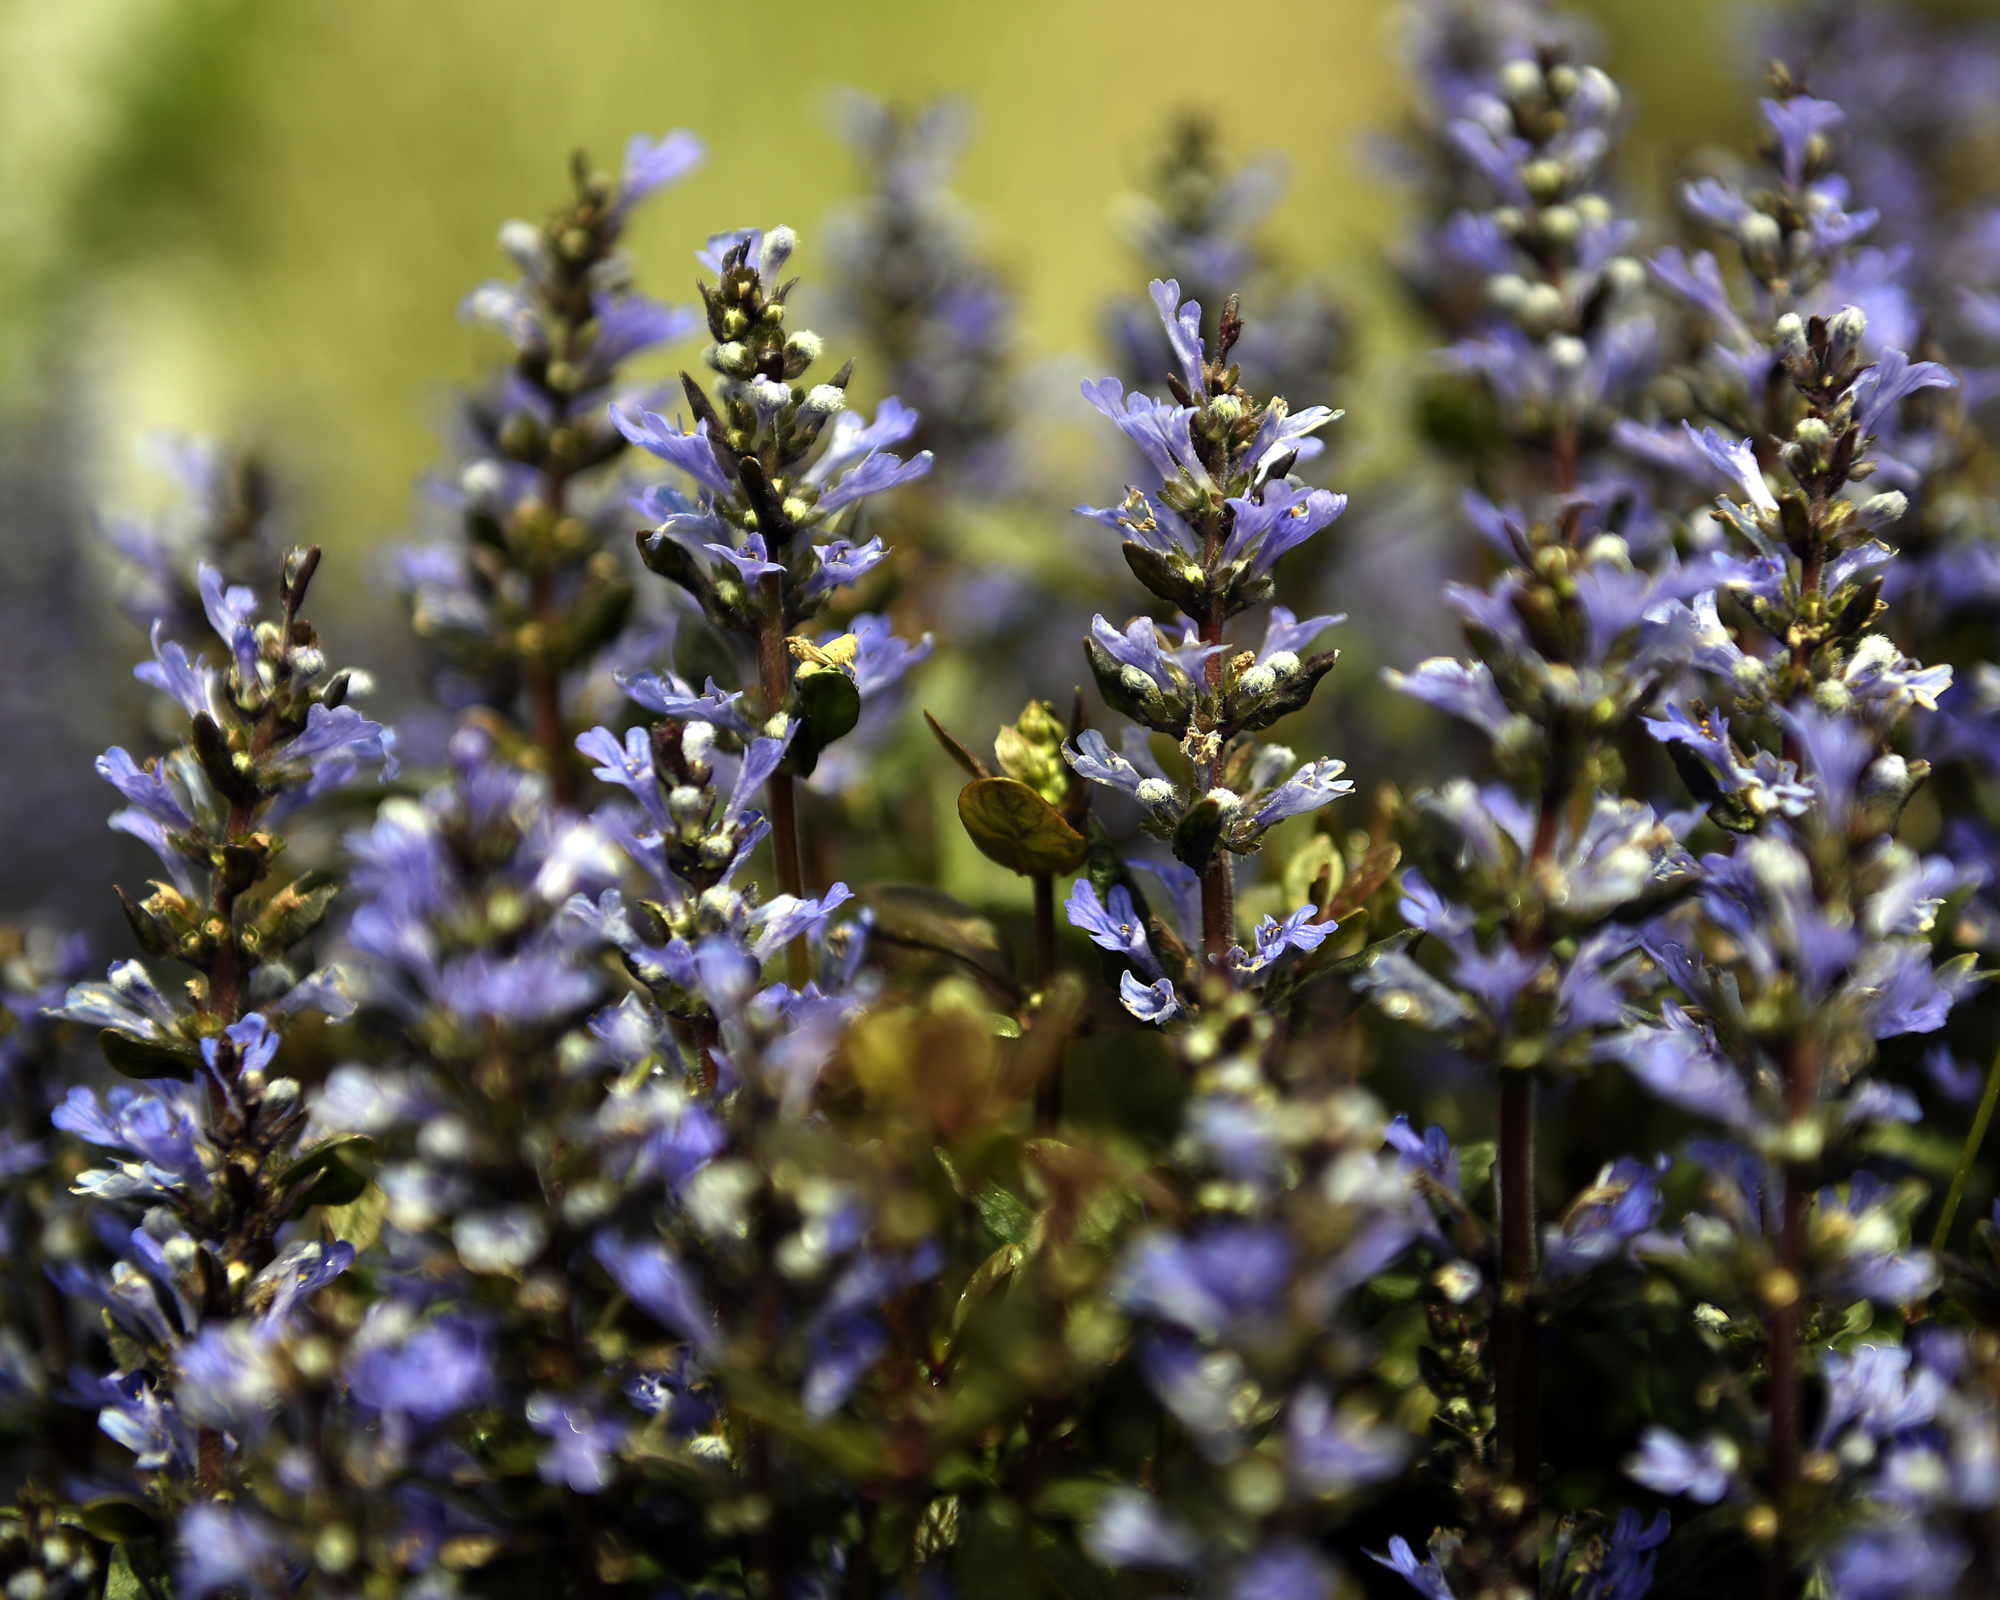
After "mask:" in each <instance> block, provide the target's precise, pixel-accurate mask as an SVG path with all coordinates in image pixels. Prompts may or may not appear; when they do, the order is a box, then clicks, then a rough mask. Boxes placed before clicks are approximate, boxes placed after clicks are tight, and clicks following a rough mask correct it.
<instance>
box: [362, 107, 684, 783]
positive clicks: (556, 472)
mask: <svg viewBox="0 0 2000 1600" xmlns="http://www.w3.org/2000/svg"><path fill="white" fill-rule="evenodd" d="M702 153H703V152H702V144H701V141H700V140H699V139H697V138H695V136H694V135H693V134H691V133H687V132H685V131H682V132H675V133H670V134H667V135H666V136H665V137H664V138H661V139H658V140H654V139H650V138H648V137H646V136H645V135H643V134H641V135H638V136H637V137H635V138H634V139H633V140H632V142H631V143H630V145H629V146H628V147H627V148H626V151H625V162H624V166H623V168H622V169H621V171H620V172H619V175H618V176H617V178H615V179H613V178H611V177H608V176H606V175H605V174H602V173H596V172H592V171H591V170H590V168H589V166H588V165H587V164H586V163H585V162H584V161H583V159H582V158H581V157H579V158H578V160H577V162H576V168H575V194H574V195H573V196H572V198H571V199H570V201H569V202H568V203H567V204H566V205H564V206H563V207H561V208H560V209H558V210H557V211H555V212H553V213H551V214H550V216H549V218H548V219H547V221H545V222H543V223H541V224H539V225H538V224H535V223H530V222H522V221H513V222H509V223H507V224H506V225H505V226H504V227H502V228H501V230H500V247H501V249H502V250H504V251H505V252H506V254H507V256H508V257H509V259H510V260H511V261H512V262H513V264H514V266H515V267H516V268H517V269H518V271H519V273H520V276H519V277H518V278H516V279H514V280H513V281H511V282H509V281H504V280H496V281H494V282H491V283H485V284H482V285H480V286H479V287H478V288H477V289H475V290H473V292H472V293H471V294H470V295H469V296H467V297H466V301H465V304H464V306H463V308H462V314H463V316H464V318H465V319H466V320H467V321H468V322H472V323H476V324H478V325H479V326H481V327H485V328H489V329H491V330H493V331H494V332H496V333H499V334H500V335H501V336H502V337H504V338H505V339H506V340H507V341H508V342H509V343H510V344H511V345H512V346H513V347H514V359H513V362H512V363H511V365H509V366H508V367H507V369H506V370H505V371H504V372H503V373H501V374H500V375H499V376H498V377H497V378H496V379H495V380H494V381H493V382H492V383H491V384H490V385H488V386H487V388H485V389H484V390H482V391H481V392H479V393H478V394H476V395H473V396H469V397H468V398H467V399H466V401H465V403H464V404H463V405H462V407H461V408H460V414H459V432H460V434H461V435H462V439H461V441H460V443H461V453H460V459H459V462H458V464H457V466H456V467H455V469H454V471H453V474H452V475H451V476H450V477H449V478H446V479H442V480H440V481H439V482H438V483H437V484H436V485H435V498H436V499H437V500H438V501H439V502H440V503H441V504H442V505H443V506H444V507H445V508H446V509H447V510H448V511H449V512H451V513H452V514H453V516H454V518H455V522H456V526H455V527H454V529H453V530H452V533H451V536H450V537H448V538H444V539H440V540H437V541H434V542H431V543H427V544H421V545H414V546H411V547H409V548H407V549H405V550H403V551H401V552H400V553H399V579H400V583H401V587H402V589H403V591H404V593H405V596H406V598H407V600H408V602H409V606H410V613H411V621H412V623H413V625H414V626H415V628H416V630H417V632H418V633H419V634H420V635H421V636H422V637H423V638H424V639H425V640H427V641H428V642H429V643H430V644H431V645H432V646H433V648H434V650H435V651H436V652H437V655H438V657H439V660H438V668H439V673H440V676H439V678H438V680H437V687H438V690H439V693H440V697H441V698H442V699H444V700H445V701H446V702H447V704H449V705H450V706H452V707H453V708H455V709H458V708H465V707H472V706H483V707H486V708H488V709H489V710H491V711H493V712H496V713H498V714H499V716H500V718H501V720H500V721H499V722H497V723H494V724H492V726H493V727H494V729H495V731H496V733H499V734H501V735H502V736H504V737H506V738H508V739H510V740H512V741H514V742H516V743H519V742H521V741H526V742H527V743H528V744H531V745H533V746H534V747H535V748H537V749H538V750H539V752H540V760H541V762H542V764H543V766H544V768H545V769H546V770H547V771H548V773H549V775H550V776H551V778H552V779H553V780H554V782H555V784H556V790H557V793H558V794H559V795H561V796H563V797H565V798H570V797H573V795H574V793H575V790H576V785H577V779H578V776H579V774H578V773H577V772H576V763H575V755H574V752H573V751H572V750H571V749H570V741H571V739H572V738H573V737H574V735H575V727H574V725H573V722H572V719H573V718H574V717H576V716H577V715H578V714H579V712H580V711H582V708H580V707H579V706H578V704H577V702H578V699H579V697H580V696H582V695H583V694H584V693H585V691H586V688H587V687H588V684H587V680H588V678H589V675H590V674H589V669H590V668H591V667H592V665H593V664H595V663H597V661H598V659H599V657H600V656H601V655H602V654H603V652H604V651H605V649H606V647H607V646H608V645H610V644H611V643H612V641H613V640H615V639H617V638H618V636H619V634H620V632H621V630H623V629H624V628H625V627H626V625H627V620H628V618H630V617H631V615H632V613H633V603H634V590H633V584H632V581H631V577H630V574H629V572H628V569H627V562H626V560H625V559H621V554H620V551H619V547H618V541H620V540H622V538H623V537H624V536H625V532H626V518H625V504H624V502H625V498H626V493H627V489H626V486H625V484H624V482H623V480H622V479H621V478H620V476H619V474H618V472H617V471H616V470H615V469H616V468H617V466H618V463H619V459H620V457H621V456H622V455H623V454H624V452H625V439H624V436H623V435H622V434H621V433H620V431H619V430H618V429H617V428H616V427H614V426H612V419H611V417H610V416H609V415H608V414H607V411H606V407H607V404H609V403H611V402H613V401H624V402H628V403H643V402H644V400H645V397H646V395H647V393H649V392H650V391H645V390H636V391H635V390H633V389H632V388H631V387H630V386H629V385H627V384H625V383H624V382H623V381H622V380H621V377H620V368H621V367H622V366H623V365H624V364H625V363H626V362H627V361H629V360H631V359H632V358H633V357H634V356H637V355H639V354H641V353H642V352H644V351H646V350H649V349H652V348H654V347H655V346H658V345H662V344H671V343H673V342H675V341H677V340H680V339H684V338H686V337H687V336H688V335H689V334H691V333H693V332H694V331H695V329H696V327H698V326H699V318H698V317H697V316H696V314H695V313H694V311H693V310H692V308H690V307H686V306H669V305H663V304H661V303H660V302H658V301H655V300H652V299H649V298H648V297H647V296H645V295H644V294H642V293H640V292H639V291H638V290H637V289H636V288H634V287H633V283H632V270H631V264H630V262H629V261H628V260H627V259H626V257H625V255H624V254H623V252H622V250H621V249H620V246H621V244H622V241H623V239H624V234H625V230H626V227H627V226H628V224H629V223H630V221H631V217H632V213H633V211H634V209H635V208H636V207H637V206H638V205H639V204H640V203H641V202H643V201H644V200H646V199H647V198H648V197H649V196H651V195H652V194H654V193H656V192H657V191H659V190H661V189H663V188H665V187H667V186H669V185H671V184H674V183H677V182H679V181H680V180H681V179H682V178H683V177H685V176H686V175H687V174H688V173H689V172H690V171H692V170H693V169H694V167H695V166H696V165H698V164H699V162H700V161H701V158H702ZM652 631H655V632H657V628H655V629H654V630H652ZM596 698H597V699H599V700H601V699H602V698H603V696H601V695H600V696H597V697H596ZM613 698H615V696H614V697H613ZM582 714H584V715H587V714H588V712H587V711H582Z"/></svg>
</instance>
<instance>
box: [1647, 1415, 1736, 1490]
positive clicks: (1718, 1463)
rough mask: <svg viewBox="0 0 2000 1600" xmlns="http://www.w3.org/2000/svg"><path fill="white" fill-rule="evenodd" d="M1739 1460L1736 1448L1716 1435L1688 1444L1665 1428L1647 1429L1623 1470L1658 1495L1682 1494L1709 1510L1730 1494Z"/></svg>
mask: <svg viewBox="0 0 2000 1600" xmlns="http://www.w3.org/2000/svg"><path fill="white" fill-rule="evenodd" d="M1739 1460H1740V1456H1739V1454H1738V1452H1737V1449H1736V1446H1735V1445H1733V1444H1731V1443H1730V1442H1729V1441H1728V1440H1727V1439H1724V1438H1723V1437H1722V1436H1721V1435H1719V1434H1711V1435H1709V1437H1708V1438H1706V1439H1704V1440H1703V1441H1702V1442H1701V1443H1700V1444H1689V1443H1688V1442H1687V1441H1686V1440H1685V1439H1683V1438H1681V1437H1680V1436H1679V1435H1678V1434H1676V1433H1673V1432H1670V1431H1669V1430H1668V1429H1666V1428H1648V1429H1647V1430H1646V1431H1645V1432H1644V1433H1642V1434H1641V1435H1640V1436H1639V1449H1638V1451H1637V1453H1636V1454H1634V1455H1631V1456H1628V1457H1627V1458H1626V1461H1625V1470H1626V1472H1627V1473H1629V1474H1630V1475H1631V1476H1632V1478H1633V1479H1634V1480H1635V1481H1637V1482H1639V1483H1643V1484H1644V1485H1645V1486H1646V1487H1647V1488H1648V1489H1651V1490H1653V1491H1654V1492H1655V1493H1657V1494H1684V1495H1686V1496H1687V1497H1688V1498H1689V1499H1690V1500H1694V1501H1696V1502H1698V1503H1700V1504H1701V1505H1705V1506H1712V1505H1714V1504H1715V1503H1716V1501H1718V1500H1720V1499H1721V1498H1722V1497H1723V1496H1724V1495H1725V1494H1727V1493H1728V1492H1729V1485H1730V1482H1731V1479H1732V1478H1733V1476H1734V1475H1735V1472H1736V1468H1737V1465H1738V1462H1739Z"/></svg>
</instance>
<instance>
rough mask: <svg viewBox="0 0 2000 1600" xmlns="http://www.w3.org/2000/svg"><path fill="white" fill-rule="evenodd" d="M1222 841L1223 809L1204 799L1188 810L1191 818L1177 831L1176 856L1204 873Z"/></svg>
mask: <svg viewBox="0 0 2000 1600" xmlns="http://www.w3.org/2000/svg"><path fill="white" fill-rule="evenodd" d="M1221 839H1222V807H1221V806H1220V805H1218V804H1216V802H1215V801H1214V800H1212V799H1210V798H1209V797H1208V796H1207V795H1203V796H1202V797H1201V798H1200V799H1199V800H1197V801H1195V803H1194V804H1193V805H1191V806H1189V807H1188V808H1187V815H1186V816H1184V817H1182V818H1181V822H1180V826H1179V827H1177V828H1176V829H1174V854H1175V855H1177V856H1179V857H1180V858H1181V860H1182V861H1184V862H1185V863H1187V865H1188V866H1189V868H1191V869H1192V870H1193V871H1194V872H1195V873H1196V874H1200V873H1204V872H1206V871H1208V864H1209V862H1211V861H1212V860H1214V858H1215V847H1216V845H1217V844H1218V843H1219V842H1220V841H1221Z"/></svg>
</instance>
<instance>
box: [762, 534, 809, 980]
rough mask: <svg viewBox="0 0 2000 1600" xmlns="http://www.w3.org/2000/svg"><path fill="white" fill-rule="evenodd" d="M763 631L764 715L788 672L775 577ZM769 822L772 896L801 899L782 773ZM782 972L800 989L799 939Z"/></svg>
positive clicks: (785, 685)
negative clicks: (773, 868)
mask: <svg viewBox="0 0 2000 1600" xmlns="http://www.w3.org/2000/svg"><path fill="white" fill-rule="evenodd" d="M763 588H764V625H763V629H762V631H761V632H760V633H759V634H758V636H757V667H758V672H759V675H760V679H761V685H762V688H763V693H764V715H765V716H766V717H773V716H776V715H777V714H778V712H779V711H780V710H781V709H783V707H784V704H785V700H786V698H787V697H788V696H789V695H790V693H791V688H792V669H791V664H790V662H789V660H788V659H787V657H786V654H785V603H784V591H783V589H781V588H780V587H779V581H778V575H777V574H776V573H775V572H767V573H765V574H764V580H763ZM766 794H767V796H768V801H769V803H768V807H767V809H768V810H769V812H770V821H771V854H772V856H773V858H774V860H775V863H776V866H777V871H778V892H779V893H781V894H789V895H801V896H802V895H804V893H805V892H806V891H805V872H804V870H803V869H802V868H801V866H800V864H799V820H798V811H797V807H796V805H795V803H794V798H793V793H792V775H791V774H790V773H789V772H787V771H785V770H784V769H783V768H782V767H781V768H779V770H778V771H776V772H774V773H772V774H771V781H770V784H769V785H768V787H767V789H766ZM785 968H786V972H787V975H788V976H789V977H790V979H791V983H792V987H793V988H795V989H798V988H803V987H804V986H805V982H806V976H807V972H808V970H809V958H808V952H807V950H806V941H805V937H804V935H801V936H800V937H798V938H796V939H794V940H793V941H792V942H791V943H790V944H789V945H787V946H786V947H785Z"/></svg>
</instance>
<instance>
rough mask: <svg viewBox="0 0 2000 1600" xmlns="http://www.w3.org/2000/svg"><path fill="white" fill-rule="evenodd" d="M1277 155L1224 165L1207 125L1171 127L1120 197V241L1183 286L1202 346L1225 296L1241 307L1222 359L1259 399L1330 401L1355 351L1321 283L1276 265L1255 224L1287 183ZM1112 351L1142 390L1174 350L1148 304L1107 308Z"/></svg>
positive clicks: (1192, 122)
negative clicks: (1135, 189) (1136, 189)
mask: <svg viewBox="0 0 2000 1600" xmlns="http://www.w3.org/2000/svg"><path fill="white" fill-rule="evenodd" d="M1285 168H1286V163H1285V161H1284V159H1283V158H1282V157H1281V156H1278V155H1275V154H1267V155H1263V156H1258V157H1255V158H1253V159H1251V160H1249V161H1246V162H1244V163H1243V164H1242V165H1240V166H1236V167H1231V166H1230V165H1229V164H1228V162H1227V161H1226V160H1225V158H1224V156H1223V152H1222V149H1221V141H1220V139H1219V138H1218V137H1217V134H1216V131H1215V129H1214V128H1213V127H1212V126H1211V125H1210V124H1209V123H1208V122H1206V121H1205V120H1203V119H1202V118H1200V117H1198V116H1189V117H1185V118H1183V119H1181V120H1180V121H1178V122H1177V123H1176V124H1175V125H1174V126H1173V127H1172V128H1171V129H1170V130H1169V132H1168V135H1167V138H1166V141H1165V143H1164V146H1163V148H1162V149H1161V151H1160V152H1159V155H1158V157H1157V159H1156V160H1155V163H1154V166H1153V172H1152V181H1151V183H1150V184H1149V185H1148V186H1147V188H1146V191H1145V192H1144V193H1141V194H1128V195H1125V196H1122V197H1121V198H1120V200H1119V202H1118V206H1117V210H1116V211H1115V212H1114V216H1115V217H1116V219H1117V222H1118V224H1119V231H1120V232H1121V233H1122V234H1123V235H1124V242H1125V243H1126V245H1127V246H1128V247H1129V248H1130V250H1131V251H1132V253H1133V255H1134V256H1136V257H1137V258H1138V260H1139V261H1140V263H1141V264H1142V265H1143V266H1144V267H1145V269H1146V272H1147V275H1148V276H1149V277H1153V278H1162V279H1169V278H1170V279H1172V280H1174V281H1175V282H1177V283H1179V284H1181V285H1182V294H1183V295H1184V296H1185V299H1186V301H1187V302H1191V303H1194V304H1197V305H1200V306H1202V307H1204V308H1206V309H1205V310H1204V313H1203V320H1202V324H1201V328H1200V333H1201V336H1202V338H1204V339H1206V340H1208V341H1209V342H1210V344H1213V343H1214V342H1215V340H1216V338H1217V336H1218V335H1219V333H1220V331H1221V322H1220V319H1221V316H1222V311H1223V307H1224V305H1225V303H1226V302H1227V300H1228V297H1229V295H1230V294H1231V292H1235V293H1236V294H1237V297H1238V301H1239V304H1240V305H1241V306H1242V307H1243V308H1244V309H1245V312H1246V315H1245V317H1244V324H1243V327H1242V328H1241V329H1240V330H1239V332H1238V334H1237V337H1236V342H1235V344H1234V346H1233V347H1232V348H1231V350H1230V352H1229V354H1230V357H1231V359H1232V360H1233V361H1234V362H1235V363H1236V365H1237V366H1238V367H1239V368H1240V369H1241V371H1242V381H1243V386H1244V387H1245V388H1246V389H1248V390H1250V391H1251V392H1252V393H1255V394H1281V395H1285V396H1287V397H1288V398H1289V399H1290V401H1291V403H1292V404H1294V405H1297V406H1301V407H1303V406H1306V405H1308V404H1317V403H1320V402H1325V401H1331V400H1332V399H1333V398H1334V390H1335V388H1336V387H1337V384H1338V379H1339V377H1340V374H1341V372H1342V370H1343V369H1344V368H1345V367H1346V366H1347V364H1348V360H1349V357H1350V354H1351V351H1350V345H1351V334H1350V332H1349V328H1348V319H1347V314H1346V312H1345V311H1344V310H1343V309H1342V307H1341V305H1340V303H1339V302H1338V301H1337V300H1336V299H1335V298H1334V296H1333V294H1332V293H1331V292H1330V291H1329V290H1328V289H1327V287H1326V286H1325V285H1324V284H1322V283H1320V282H1317V281H1315V280H1312V279H1301V278H1294V277H1292V276H1291V275H1290V274H1288V273H1286V272H1284V271H1283V270H1282V269H1281V268H1280V266H1279V265H1278V263H1277V262H1275V261H1274V260H1273V259H1272V255H1271V252H1270V250H1269V249H1268V248H1267V247H1266V245H1265V243H1264V241H1263V240H1262V239H1260V238H1259V232H1260V229H1261V225H1262V224H1263V223H1264V221H1265V219H1266V218H1267V217H1268V216H1269V214H1270V212H1271V210H1272V208H1273V207H1275V206H1276V205H1277V204H1278V202H1279V200H1280V199H1282V198H1283V196H1284V192H1285V186H1286V183H1287V181H1288V177H1287V173H1286V170H1285ZM1106 320H1107V323H1108V327H1109V333H1110V342H1111V345H1112V348H1113V349H1114V350H1115V351H1116V353H1117V354H1118V356H1119V358H1120V362H1121V366H1122V370H1123V373H1124V376H1125V378H1126V381H1127V382H1130V383H1134V384H1141V383H1149V382H1151V381H1152V379H1153V376H1154V374H1156V373H1158V372H1159V371H1160V370H1161V368H1162V367H1163V366H1166V367H1170V366H1171V365H1172V362H1173V351H1172V349H1171V347H1170V346H1169V344H1168V342H1167V341H1166V340H1165V339H1163V338H1162V337H1161V334H1160V326H1159V321H1158V319H1157V318H1156V317H1155V316H1154V314H1153V311H1152V308H1150V307H1149V306H1147V305H1146V304H1145V302H1144V301H1139V300H1136V298H1135V300H1134V301H1131V302H1121V303H1119V304H1116V305H1114V306H1111V307H1110V308H1108V310H1107V317H1106Z"/></svg>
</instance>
